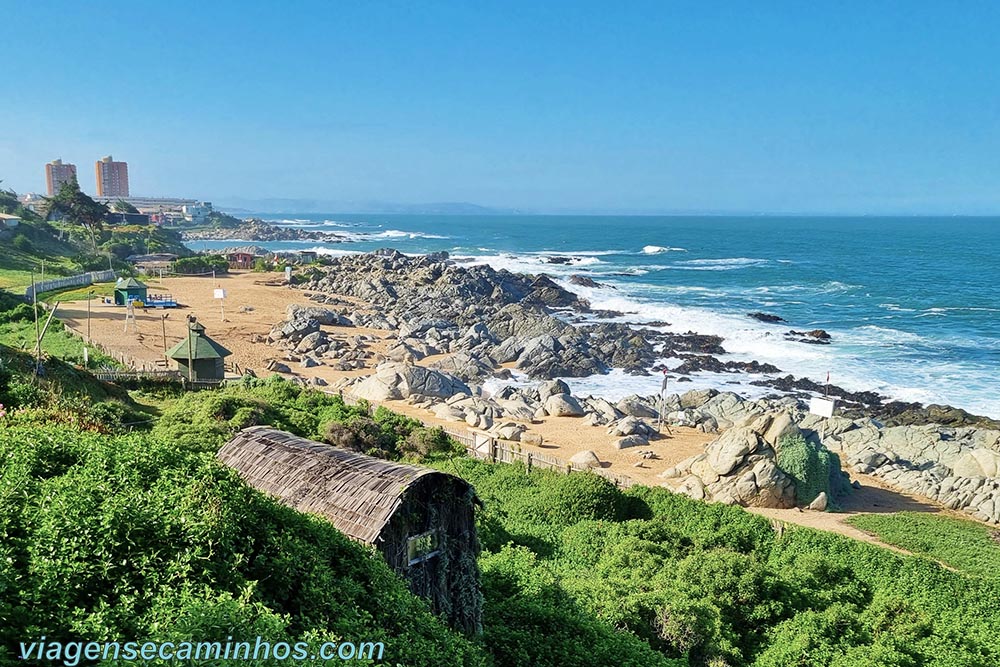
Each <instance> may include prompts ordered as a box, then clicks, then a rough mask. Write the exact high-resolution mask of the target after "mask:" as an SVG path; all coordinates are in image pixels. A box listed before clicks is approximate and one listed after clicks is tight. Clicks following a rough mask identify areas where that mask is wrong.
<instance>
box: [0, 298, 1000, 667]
mask: <svg viewBox="0 0 1000 667" xmlns="http://www.w3.org/2000/svg"><path fill="white" fill-rule="evenodd" d="M54 326H55V325H54ZM6 327H15V328H16V327H27V328H29V329H30V331H31V332H33V327H34V312H33V311H32V308H31V306H29V305H27V304H24V303H21V302H19V301H18V300H16V299H14V298H12V297H10V296H8V295H3V294H2V293H0V336H2V335H5V334H3V332H4V331H7V329H6ZM53 332H58V328H57V329H55V330H53ZM53 332H50V334H49V335H52V333H53ZM7 335H10V334H9V333H8V334H7ZM18 335H20V334H18ZM63 335H65V333H63ZM68 340H72V341H74V348H79V346H80V344H79V340H77V339H68ZM57 342H58V338H53V339H52V343H49V344H50V345H56V347H51V348H47V350H48V351H50V352H51V353H52V354H50V355H49V356H48V357H47V358H46V361H45V364H44V375H42V376H41V377H34V375H33V373H32V369H33V367H34V363H33V359H32V358H31V356H30V355H29V354H27V353H26V352H24V351H20V350H16V349H11V348H10V347H7V346H5V345H0V403H2V404H3V407H0V430H2V437H0V665H14V664H21V663H20V662H19V661H17V659H16V655H15V653H14V652H13V651H12V650H11V649H10V648H9V647H11V646H16V642H18V641H21V640H25V639H31V638H37V637H38V636H40V635H42V634H45V635H46V636H47V637H48V639H49V640H68V639H78V638H86V639H94V640H112V639H121V638H142V639H149V640H154V641H155V640H161V641H179V640H185V639H187V640H191V639H198V640H206V641H213V640H214V641H218V640H225V638H226V637H228V636H233V637H237V638H241V639H243V638H247V637H255V636H257V635H261V636H263V637H265V638H267V639H270V640H272V641H278V640H285V641H298V640H307V641H325V640H334V641H338V640H354V641H383V642H384V643H385V646H386V653H387V655H386V658H387V660H386V661H385V662H384V663H383V664H386V665H407V666H411V665H412V666H419V665H428V666H435V667H436V666H438V665H470V666H472V665H475V666H482V667H520V666H521V665H532V666H538V667H585V666H586V667H589V666H591V665H615V666H616V667H619V666H620V667H647V666H652V667H681V666H691V667H701V666H710V667H726V666H728V667H744V666H745V667H750V666H753V667H785V666H787V665H796V666H798V667H821V666H822V667H827V666H832V667H855V666H861V667H882V666H892V667H959V666H961V667H979V666H984V667H985V666H987V665H995V664H1000V633H997V631H996V628H997V627H1000V604H997V602H998V601H1000V576H998V575H997V574H996V573H997V571H1000V570H998V567H997V566H998V565H1000V556H998V553H1000V547H998V546H997V545H996V544H995V543H994V536H993V534H992V533H991V531H990V530H989V529H987V528H985V527H982V526H978V525H976V524H971V523H969V522H962V521H954V520H950V519H945V518H943V517H928V516H924V515H909V514H904V515H898V516H891V517H890V516H863V517H857V518H855V519H853V520H852V521H853V522H854V523H855V525H858V526H859V527H861V528H863V529H865V530H872V531H873V532H876V533H878V534H879V536H880V537H882V539H884V540H886V541H889V542H892V543H895V544H899V545H900V546H902V547H904V548H906V549H909V550H912V551H916V552H918V553H920V554H923V555H926V556H929V557H930V558H931V559H934V560H939V561H942V562H944V563H946V564H948V565H950V566H952V567H954V568H956V570H958V571H951V570H949V569H946V568H944V567H942V566H941V565H939V564H938V563H937V562H934V560H930V559H928V558H925V557H923V556H904V555H900V554H897V553H894V552H891V551H888V550H885V549H882V548H880V547H876V546H873V545H869V544H865V543H862V542H858V541H854V540H851V539H848V538H845V537H842V536H839V535H833V534H828V533H820V532H817V531H813V530H809V529H805V528H790V529H786V530H784V531H783V532H782V533H780V534H779V533H777V532H775V530H774V529H773V528H772V526H771V524H770V523H769V522H768V520H766V519H764V518H762V517H758V516H756V515H753V514H750V513H748V512H746V511H744V510H742V509H740V508H737V507H729V506H725V505H721V504H709V503H704V502H698V501H694V500H691V499H688V498H685V497H683V496H679V495H675V494H672V493H670V492H669V491H667V490H665V489H650V488H646V487H636V488H633V489H630V490H629V491H627V492H623V491H621V490H620V489H618V488H617V487H615V486H613V485H612V484H610V483H609V482H608V481H607V480H605V479H603V478H601V477H598V476H596V475H593V474H590V473H573V474H571V475H563V474H557V473H554V472H546V471H537V470H536V471H532V472H530V473H529V472H528V471H527V470H526V469H525V468H524V467H523V466H520V465H504V464H488V463H483V462H478V461H475V460H472V459H469V458H466V457H464V456H462V455H461V448H459V447H458V446H457V445H456V444H455V443H454V442H452V441H451V440H450V439H449V438H447V437H446V436H445V434H444V433H443V432H442V431H440V429H428V428H425V427H423V426H422V425H420V423H419V422H417V421H415V420H413V419H410V418H408V417H405V416H402V415H398V414H395V413H393V412H391V411H389V410H385V409H382V408H380V409H378V410H376V411H374V412H373V413H370V411H369V406H368V405H366V404H361V405H357V406H351V405H347V404H345V403H344V401H343V400H342V399H341V398H340V397H338V396H335V395H328V394H324V393H321V392H317V391H314V390H311V389H307V388H304V387H302V386H299V385H296V384H293V383H291V382H289V381H286V380H282V379H280V378H268V379H265V380H260V379H254V378H247V379H245V380H243V381H241V382H237V383H231V384H229V385H227V386H225V387H223V388H221V389H219V390H214V391H204V392H198V393H182V392H180V391H179V390H178V389H177V388H176V387H175V386H173V385H169V384H163V385H161V386H155V385H154V384H148V385H147V384H141V383H140V384H137V385H135V386H132V387H129V388H128V389H129V390H130V391H127V388H126V387H122V386H116V385H109V384H106V383H102V382H98V381H97V380H96V379H95V378H94V377H93V376H91V375H90V374H89V373H87V372H86V371H85V370H83V369H80V368H77V367H75V366H73V365H72V364H71V363H67V362H66V361H63V360H61V359H59V357H58V350H59V348H58V346H57ZM53 354H55V356H52V355H53ZM140 397H141V398H142V399H143V400H144V401H146V402H147V403H148V405H145V406H144V405H141V404H140V403H138V402H137V399H138V398H140ZM254 424H271V425H274V426H276V427H278V428H282V429H285V430H288V431H291V432H294V433H297V434H300V435H303V436H306V437H310V438H317V439H324V438H325V439H327V440H328V441H330V442H333V443H335V444H337V445H339V446H343V447H350V448H352V449H355V450H358V451H364V452H367V453H369V454H373V455H376V456H380V457H384V458H388V459H407V460H414V461H422V462H424V463H425V464H428V465H432V466H435V467H437V468H439V469H441V470H443V471H446V472H449V473H452V474H457V475H459V476H461V477H463V478H465V479H467V480H469V482H470V483H472V484H473V485H474V486H475V488H476V491H477V494H478V496H479V497H480V499H481V500H482V503H483V505H482V508H481V509H480V510H479V511H478V512H477V524H478V532H479V538H480V541H481V543H482V546H483V549H484V550H483V553H482V555H481V556H480V560H479V563H480V567H481V571H482V588H483V595H484V623H483V634H482V635H481V636H476V637H463V636H461V635H460V634H458V633H456V632H455V631H453V630H451V629H449V628H447V627H446V626H445V625H444V624H443V622H442V621H441V620H440V619H438V618H435V617H434V616H433V615H432V614H431V613H430V611H429V610H428V607H427V605H426V604H425V603H424V602H423V601H422V600H420V599H419V598H416V597H415V596H413V595H412V594H411V593H409V591H408V590H407V588H406V586H405V584H404V583H403V581H401V580H400V579H399V578H398V577H397V576H396V575H395V574H394V573H392V572H391V571H390V570H389V569H388V567H387V566H386V565H385V563H384V562H383V561H382V560H380V558H378V557H377V556H376V555H375V554H373V553H372V552H371V550H369V549H365V548H363V547H361V546H359V545H357V544H354V543H352V542H350V541H348V540H347V539H346V538H345V537H344V536H343V535H341V534H340V533H339V532H337V531H336V530H335V529H334V528H333V527H332V526H331V525H330V524H329V523H327V522H326V521H323V520H321V519H319V518H316V517H311V516H307V515H303V514H300V513H298V512H295V511H292V510H290V509H287V508H285V507H282V506H280V505H278V504H277V503H275V502H273V501H271V500H269V499H268V498H266V497H265V496H264V495H262V494H260V493H258V492H256V491H255V490H253V489H251V488H249V487H248V486H247V485H246V484H245V483H243V482H242V481H241V480H240V478H239V477H238V475H236V474H235V473H234V472H233V471H232V470H230V469H228V468H226V467H225V466H223V465H222V464H220V463H219V462H218V461H217V460H216V458H215V453H216V451H217V450H218V448H219V446H220V445H222V444H223V443H224V442H225V441H226V440H227V439H228V438H229V437H230V436H231V435H232V434H233V433H235V432H236V431H237V430H239V429H241V428H244V427H246V426H250V425H254ZM782 449H783V450H785V455H786V456H789V454H793V456H791V458H790V459H789V460H790V461H791V462H789V460H786V461H785V464H786V465H788V466H789V468H791V469H793V470H794V471H795V474H797V475H800V476H801V477H800V478H799V479H801V480H804V481H805V482H807V483H811V484H814V485H815V486H817V487H818V486H821V485H822V482H823V480H824V479H825V480H827V482H829V478H830V475H829V474H828V473H829V471H830V470H832V469H833V466H829V465H824V464H823V463H822V461H821V460H820V459H819V458H814V456H813V454H812V453H810V451H811V448H810V447H809V446H808V444H807V443H806V444H804V443H803V442H799V441H789V442H787V443H782ZM241 664H243V663H241Z"/></svg>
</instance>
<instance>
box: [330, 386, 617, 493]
mask: <svg viewBox="0 0 1000 667" xmlns="http://www.w3.org/2000/svg"><path fill="white" fill-rule="evenodd" d="M326 393H329V394H332V393H334V392H333V391H329V390H328V391H327V392H326ZM339 395H340V397H341V398H342V399H343V400H344V403H346V404H347V405H359V404H361V401H360V400H358V399H356V398H354V397H353V396H351V395H349V394H345V393H343V392H340V393H339ZM368 406H369V409H370V410H371V411H372V412H374V411H375V409H376V407H377V406H376V405H375V404H374V403H372V402H370V401H369V402H368ZM442 430H444V432H445V433H447V434H448V435H449V436H450V437H451V438H452V439H454V440H456V441H458V442H459V443H461V444H462V446H463V447H465V453H466V454H467V455H468V456H471V457H472V458H475V459H479V460H481V461H490V462H492V463H523V464H524V465H525V467H526V468H527V469H528V470H529V471H530V470H531V469H532V468H538V469H540V470H555V471H556V472H561V473H565V474H569V473H571V472H583V471H588V470H589V471H590V472H592V473H594V474H595V475H599V476H600V477H603V478H605V479H606V480H608V481H609V482H611V483H612V484H614V485H615V486H617V487H619V488H621V489H627V488H629V487H630V486H635V485H636V483H637V482H636V481H635V480H634V479H632V478H631V477H629V476H628V475H622V474H621V473H617V472H612V471H611V470H605V469H604V468H589V467H587V466H581V465H577V464H575V463H571V462H569V461H564V460H562V459H560V458H559V457H557V456H552V455H551V454H545V453H544V452H533V451H529V450H527V449H525V448H524V447H523V446H522V445H521V444H520V443H518V442H514V441H511V440H502V439H500V438H496V437H494V436H492V435H490V434H489V433H486V432H485V431H473V430H471V429H466V428H459V427H447V428H444V429H442Z"/></svg>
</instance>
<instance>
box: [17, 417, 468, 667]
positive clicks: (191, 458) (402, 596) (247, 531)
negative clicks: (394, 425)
mask: <svg viewBox="0 0 1000 667" xmlns="http://www.w3.org/2000/svg"><path fill="white" fill-rule="evenodd" d="M0 461H3V462H4V465H3V466H0V664H15V663H16V662H17V661H16V660H14V655H13V654H12V653H9V652H8V651H10V649H11V647H14V646H16V645H17V644H16V642H17V641H25V640H30V639H31V638H37V637H39V636H40V635H43V634H44V635H46V636H47V637H48V639H49V640H50V641H55V640H69V639H78V638H85V639H87V640H91V639H93V640H113V639H121V638H137V639H150V640H178V639H188V640H191V639H197V640H224V639H225V638H226V636H228V635H232V636H234V637H236V638H238V639H246V638H253V637H254V636H256V635H258V634H263V635H264V636H265V637H266V638H269V639H272V640H279V639H286V640H287V639H293V640H294V639H295V638H305V637H309V638H313V639H318V640H341V639H344V640H365V641H383V642H385V646H386V653H387V655H386V658H387V661H386V662H387V663H388V664H396V663H400V664H406V665H426V666H428V667H437V666H439V665H485V664H486V658H485V655H484V653H483V651H482V650H481V649H479V648H477V647H476V646H474V645H472V644H470V643H469V642H468V641H467V640H465V639H463V638H462V637H460V636H458V635H457V634H456V633H454V632H452V631H450V630H448V629H447V628H446V627H445V626H444V625H443V624H442V623H441V622H440V621H438V620H437V619H435V618H434V617H433V616H432V615H431V614H430V613H429V611H428V609H427V606H426V604H425V603H424V602H423V601H421V600H419V599H417V598H415V597H414V596H412V595H411V594H410V593H409V592H408V591H407V590H406V587H405V585H404V584H403V583H402V582H401V581H400V580H399V579H398V578H397V577H396V576H395V575H394V574H393V573H392V572H391V571H390V570H389V569H388V567H387V566H386V565H385V563H384V562H383V561H382V560H381V559H380V558H379V557H377V556H375V555H373V554H372V553H370V552H369V551H368V550H367V549H365V548H363V547H361V546H359V545H357V544H355V543H353V542H350V541H349V540H348V539H347V538H345V537H344V536H343V535H341V534H340V533H339V532H337V531H336V530H335V529H334V528H333V527H332V526H331V525H330V524H329V523H327V522H326V521H324V520H321V519H318V518H315V517H310V516H307V515H304V514H300V513H298V512H295V511H293V510H290V509H288V508H285V507H283V506H280V505H278V504H277V503H275V502H273V501H271V500H269V499H268V498H266V497H265V496H263V495H262V494H259V493H257V492H255V491H253V490H251V489H250V488H249V487H248V486H247V485H246V484H244V483H243V482H242V481H241V480H240V479H239V477H238V475H237V474H236V473H235V472H234V471H232V470H229V469H227V468H225V467H223V466H222V465H221V464H219V463H218V462H216V461H215V460H214V458H213V457H212V456H209V455H204V454H197V453H194V452H191V451H186V450H184V449H183V448H178V447H176V446H175V444H174V443H161V442H159V441H157V440H155V439H150V438H148V437H129V438H106V437H100V436H93V435H87V434H83V433H80V432H77V431H71V430H65V429H31V430H24V429H8V430H7V431H6V432H5V434H4V438H3V439H2V440H0Z"/></svg>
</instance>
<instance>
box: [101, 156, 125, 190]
mask: <svg viewBox="0 0 1000 667" xmlns="http://www.w3.org/2000/svg"><path fill="white" fill-rule="evenodd" d="M94 169H95V172H96V174H97V196H98V197H115V198H117V197H128V163H127V162H115V161H114V160H113V159H112V158H111V156H110V155H108V156H106V157H103V158H101V159H100V160H98V161H97V162H96V164H95V167H94Z"/></svg>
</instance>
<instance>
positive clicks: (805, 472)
mask: <svg viewBox="0 0 1000 667" xmlns="http://www.w3.org/2000/svg"><path fill="white" fill-rule="evenodd" d="M778 467H779V468H781V469H782V470H783V471H784V472H785V473H786V474H788V476H789V477H791V478H792V479H793V480H795V499H796V502H798V504H799V505H808V504H809V503H811V502H812V501H813V500H815V499H816V496H818V495H819V494H820V493H826V497H827V499H828V501H829V503H830V505H828V506H832V505H833V502H834V499H835V498H837V497H839V496H841V495H843V494H844V493H847V492H848V491H849V490H850V489H849V487H848V485H847V482H846V480H845V478H844V476H843V474H842V471H841V469H840V459H839V458H837V455H836V454H834V453H833V452H831V451H829V450H828V449H826V448H825V447H823V446H822V445H820V444H818V443H815V442H812V441H810V440H806V439H805V438H803V437H802V436H801V435H794V436H786V437H784V438H782V439H781V441H780V442H779V443H778Z"/></svg>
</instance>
